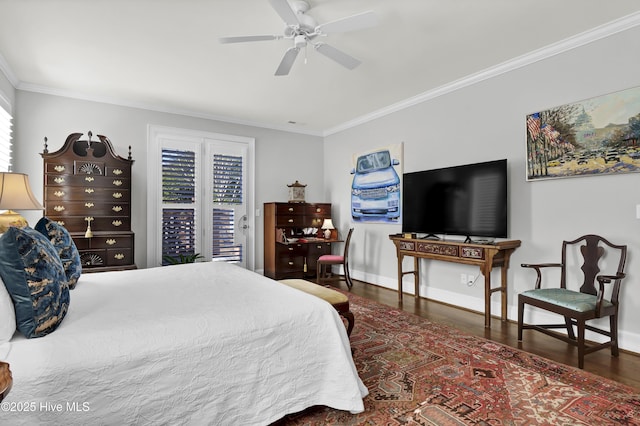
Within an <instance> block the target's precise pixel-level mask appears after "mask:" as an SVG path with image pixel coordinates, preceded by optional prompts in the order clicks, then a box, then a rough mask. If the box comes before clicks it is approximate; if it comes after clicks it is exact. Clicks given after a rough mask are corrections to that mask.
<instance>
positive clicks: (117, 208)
mask: <svg viewBox="0 0 640 426" xmlns="http://www.w3.org/2000/svg"><path fill="white" fill-rule="evenodd" d="M111 210H113V211H114V212H121V211H122V207H121V206H113V207H111Z"/></svg>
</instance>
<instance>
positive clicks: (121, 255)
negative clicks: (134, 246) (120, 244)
mask: <svg viewBox="0 0 640 426" xmlns="http://www.w3.org/2000/svg"><path fill="white" fill-rule="evenodd" d="M113 257H115V258H116V259H118V260H122V259H124V254H122V253H116V254H114V255H113Z"/></svg>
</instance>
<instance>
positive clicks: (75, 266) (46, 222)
mask: <svg viewBox="0 0 640 426" xmlns="http://www.w3.org/2000/svg"><path fill="white" fill-rule="evenodd" d="M35 229H36V231H39V232H40V233H41V234H42V235H44V236H45V237H47V238H49V241H51V244H53V246H54V247H55V248H56V250H57V252H58V256H59V257H60V261H61V262H62V267H63V268H64V272H65V274H66V275H67V282H68V284H69V288H73V287H75V286H76V283H77V282H78V278H80V274H81V273H82V263H81V262H80V253H78V249H77V248H76V244H75V243H74V242H73V239H72V238H71V235H70V234H69V231H67V229H66V228H65V227H64V226H62V225H60V224H59V223H58V222H54V221H53V220H51V219H49V218H48V217H43V218H41V219H40V220H39V221H38V223H36V226H35Z"/></svg>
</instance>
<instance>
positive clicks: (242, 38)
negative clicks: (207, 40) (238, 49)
mask: <svg viewBox="0 0 640 426" xmlns="http://www.w3.org/2000/svg"><path fill="white" fill-rule="evenodd" d="M279 38H281V37H280V36H275V35H253V36H234V37H220V38H219V39H218V40H219V41H220V43H222V44H226V43H244V42H247V41H264V40H277V39H279Z"/></svg>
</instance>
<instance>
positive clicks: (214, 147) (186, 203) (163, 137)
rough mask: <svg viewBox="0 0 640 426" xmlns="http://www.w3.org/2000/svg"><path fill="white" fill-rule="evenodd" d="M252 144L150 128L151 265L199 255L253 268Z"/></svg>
mask: <svg viewBox="0 0 640 426" xmlns="http://www.w3.org/2000/svg"><path fill="white" fill-rule="evenodd" d="M253 142H254V140H253V139H252V138H243V137H238V136H230V135H220V134H214V133H204V132H196V131H190V130H182V129H170V128H163V127H159V126H151V127H150V133H149V173H150V174H149V179H148V185H149V187H148V208H149V219H150V220H149V222H148V230H147V232H148V256H147V262H148V266H150V267H151V266H158V265H161V264H167V263H169V262H168V261H167V256H170V257H171V258H173V259H180V257H188V256H193V255H194V254H200V255H201V256H203V257H204V258H205V259H207V260H213V261H227V262H235V263H239V264H241V265H243V266H245V267H247V268H250V269H253V231H252V229H253V226H252V225H253V218H252V217H250V215H249V214H248V212H249V211H252V209H253V206H252V202H253V192H252V191H253V160H252V157H253ZM169 260H171V259H169Z"/></svg>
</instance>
